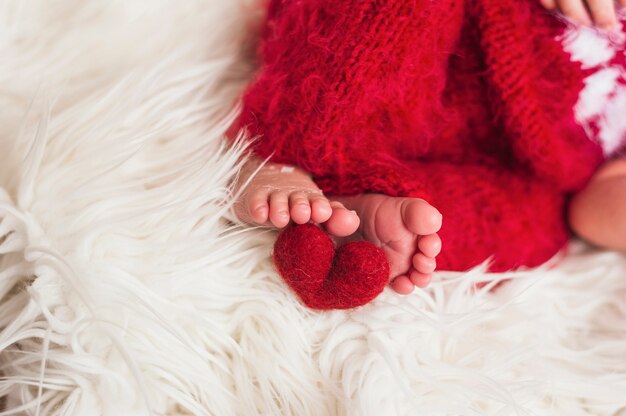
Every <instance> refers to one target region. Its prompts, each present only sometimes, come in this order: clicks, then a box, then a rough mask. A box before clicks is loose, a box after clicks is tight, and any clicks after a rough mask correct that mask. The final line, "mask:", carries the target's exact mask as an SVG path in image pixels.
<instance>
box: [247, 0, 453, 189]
mask: <svg viewBox="0 0 626 416" xmlns="http://www.w3.org/2000/svg"><path fill="white" fill-rule="evenodd" d="M418 3H420V5H419V7H418V6H416V3H415V2H412V1H408V2H407V1H393V0H385V1H380V0H378V1H376V0H367V1H357V0H344V1H336V0H297V1H296V0H274V1H272V2H271V3H270V6H269V9H268V10H269V14H268V21H267V26H266V29H265V32H264V39H263V41H262V43H261V53H260V54H261V57H262V61H263V63H262V66H261V68H260V70H259V73H258V75H257V78H256V80H255V82H254V83H253V84H252V85H251V86H250V88H249V89H248V90H247V92H246V94H245V96H244V111H243V113H242V116H241V120H240V124H241V125H242V126H246V127H247V128H248V129H249V131H250V133H251V134H252V135H253V136H258V140H257V141H256V142H255V144H254V150H255V152H256V153H257V154H258V155H260V156H262V157H268V156H271V157H272V160H273V161H276V162H282V163H291V164H296V165H298V166H300V167H302V168H304V169H305V170H307V171H309V172H311V173H312V174H313V175H314V177H315V178H316V179H317V180H318V182H319V183H321V184H322V185H323V186H324V187H325V188H326V189H325V190H326V191H328V192H335V193H342V194H350V193H356V192H364V191H370V192H384V193H387V194H390V195H394V194H413V195H415V194H416V193H417V194H420V195H422V196H423V194H421V193H420V192H423V190H420V189H414V188H415V186H417V185H415V184H407V183H406V180H403V179H402V178H403V176H405V175H407V174H409V173H408V172H403V169H402V168H401V165H402V164H401V163H400V161H399V158H400V157H401V156H399V155H398V154H397V153H394V152H393V151H392V150H390V149H392V148H393V146H390V143H394V142H399V141H402V139H403V137H406V136H407V135H408V134H411V132H415V131H420V132H421V134H422V136H423V137H422V140H419V141H418V140H414V141H413V142H416V143H418V142H421V143H427V142H428V140H430V139H431V138H432V137H435V136H436V132H434V131H432V127H430V126H432V125H433V124H434V123H431V121H432V120H433V119H435V118H436V117H437V113H438V112H440V111H442V109H441V106H440V100H439V97H440V95H441V91H442V90H443V88H444V87H445V71H444V70H443V68H438V70H436V71H430V72H429V71H428V70H426V71H425V69H424V66H421V67H420V68H417V65H415V62H424V63H425V64H424V65H429V64H430V65H441V64H442V63H441V62H436V61H435V60H433V59H431V58H430V57H432V56H433V54H434V50H435V49H434V48H441V47H442V45H441V44H437V45H435V44H434V42H430V43H429V42H428V41H427V39H426V40H425V41H424V42H422V43H423V45H424V47H418V46H417V45H415V40H416V39H419V37H418V36H417V34H421V36H422V40H423V38H424V35H423V27H425V26H427V25H428V26H431V27H459V28H460V26H461V25H460V24H458V23H457V24H452V25H451V24H448V23H447V22H444V20H446V19H448V20H449V19H458V20H459V21H460V19H462V16H461V14H462V12H461V11H458V9H459V8H456V9H455V12H454V13H451V12H450V10H449V4H447V3H459V1H458V0H440V1H438V2H418ZM426 16H432V17H431V18H430V20H427V18H426ZM433 19H440V20H441V25H438V22H437V21H435V22H433V21H432V20H433ZM450 32H451V33H450V34H449V36H448V37H447V40H446V39H444V42H447V43H448V44H449V46H448V47H449V48H451V47H452V45H453V44H454V42H455V40H456V36H457V34H456V33H455V31H454V30H453V31H450ZM438 38H441V36H438ZM443 47H446V46H445V44H444V45H443ZM409 54H410V56H409ZM418 69H419V71H420V72H426V73H436V74H438V75H437V76H435V77H431V78H429V79H426V78H424V77H421V78H419V77H418V73H417V72H418ZM422 84H428V87H427V88H423V91H424V92H423V93H422V94H421V95H419V100H418V94H416V93H415V91H416V90H418V89H420V87H421V86H422ZM430 96H432V99H429V97H430ZM405 141H406V140H405Z"/></svg>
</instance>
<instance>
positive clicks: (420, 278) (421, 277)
mask: <svg viewBox="0 0 626 416" xmlns="http://www.w3.org/2000/svg"><path fill="white" fill-rule="evenodd" d="M432 277H433V276H432V274H430V273H420V272H418V271H417V270H412V271H411V274H410V277H409V279H410V280H411V283H413V284H414V285H415V286H417V287H419V288H421V289H423V288H425V287H427V286H428V284H429V283H430V281H431V280H432Z"/></svg>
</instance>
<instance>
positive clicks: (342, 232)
mask: <svg viewBox="0 0 626 416" xmlns="http://www.w3.org/2000/svg"><path fill="white" fill-rule="evenodd" d="M330 206H331V207H332V209H333V213H332V214H331V216H330V218H329V219H328V221H326V223H325V226H326V230H327V231H328V232H329V233H331V234H332V235H334V236H336V237H347V236H349V235H351V234H354V232H355V231H356V230H357V229H358V228H359V224H360V222H361V220H360V219H359V216H358V215H357V214H356V212H355V211H350V210H348V209H347V208H346V207H344V206H343V204H341V203H340V202H337V201H333V202H331V203H330Z"/></svg>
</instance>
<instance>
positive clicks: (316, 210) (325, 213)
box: [310, 195, 333, 224]
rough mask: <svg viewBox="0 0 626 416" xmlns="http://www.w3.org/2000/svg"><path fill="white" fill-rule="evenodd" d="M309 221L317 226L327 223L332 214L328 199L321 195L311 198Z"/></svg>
mask: <svg viewBox="0 0 626 416" xmlns="http://www.w3.org/2000/svg"><path fill="white" fill-rule="evenodd" d="M310 201H311V219H312V220H313V222H316V223H318V224H320V223H323V222H326V221H328V219H329V218H330V216H331V215H332V214H333V209H332V208H331V207H330V202H328V199H326V197H324V196H322V195H315V196H311V198H310Z"/></svg>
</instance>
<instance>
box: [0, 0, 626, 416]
mask: <svg viewBox="0 0 626 416" xmlns="http://www.w3.org/2000/svg"><path fill="white" fill-rule="evenodd" d="M256 15H257V11H256V9H254V8H253V7H252V6H250V5H249V4H244V3H240V2H238V1H232V2H231V1H220V0H211V1H202V0H186V1H174V0H141V1H140V0H135V1H132V2H123V1H104V0H101V1H98V0H85V1H78V0H58V1H55V2H54V3H50V2H48V1H45V0H33V1H29V2H25V1H22V0H5V1H4V2H1V3H0V60H1V62H2V65H0V155H2V158H1V159H0V299H1V301H0V351H1V353H0V366H1V367H0V369H1V370H0V371H1V372H2V373H3V377H1V378H0V395H2V396H6V398H7V399H8V403H7V408H6V412H0V414H30V415H48V414H55V415H56V414H59V415H81V416H82V415H116V416H117V415H144V414H153V415H175V414H195V415H205V414H212V415H253V414H267V415H270V414H271V415H277V414H294V415H334V414H339V415H341V414H361V415H370V414H371V415H395V414H397V415H409V414H426V415H551V416H553V415H618V414H620V411H621V412H622V413H621V414H624V413H623V412H625V410H624V409H626V259H625V258H624V257H623V256H621V255H618V254H615V253H603V252H597V251H592V250H591V249H589V248H588V247H585V246H583V245H580V244H573V245H572V247H571V250H570V253H569V254H568V256H567V257H565V258H558V259H555V260H554V262H553V263H552V264H550V265H546V266H545V267H542V268H540V269H538V270H534V271H525V272H518V273H510V274H506V275H489V274H485V273H484V272H483V271H484V269H481V268H477V269H476V270H473V271H471V272H469V273H463V274H455V273H440V274H437V276H436V278H435V283H434V284H433V285H432V287H431V288H430V289H428V290H427V291H417V292H416V293H415V294H413V295H411V296H407V297H399V296H397V295H395V294H393V293H391V292H385V293H384V294H383V295H382V296H381V297H380V298H378V299H377V300H376V301H375V302H373V303H372V304H370V305H368V306H366V307H363V308H360V309H357V310H353V311H347V312H345V311H343V312H339V311H335V312H326V313H316V312H312V311H310V310H307V309H305V308H304V307H302V306H301V305H300V304H299V303H298V302H297V301H296V299H295V298H294V296H293V295H292V294H291V293H290V292H289V291H288V290H287V288H286V287H285V285H284V284H283V283H282V282H281V280H280V278H279V277H278V276H276V274H275V273H274V271H273V268H272V266H271V262H270V260H269V254H270V250H271V244H272V241H273V237H274V235H273V234H272V233H270V232H267V231H263V230H250V229H241V228H239V227H237V226H235V225H233V224H232V223H231V222H229V221H228V218H229V215H230V214H229V211H228V209H229V203H228V201H229V197H230V190H229V188H228V184H229V182H230V179H231V178H232V177H233V175H235V174H236V171H237V166H238V160H239V156H240V154H241V148H240V147H235V148H230V149H228V148H226V146H225V144H224V141H223V140H222V139H223V134H224V132H225V130H226V128H227V126H228V124H229V122H230V121H231V120H232V118H233V117H234V114H235V112H236V107H234V105H235V102H236V97H237V96H238V94H239V93H240V91H241V88H242V87H243V86H244V85H245V82H246V80H247V79H248V78H249V76H250V70H249V67H248V65H247V64H245V55H246V53H247V49H246V48H245V47H243V46H242V45H245V43H246V38H247V35H246V34H249V33H251V32H253V30H254V26H255V23H254V22H255V21H256ZM468 243H471V242H468ZM506 278H511V279H513V281H512V282H510V283H508V284H506V285H504V286H502V287H501V288H500V289H498V290H496V291H495V292H489V291H488V290H487V289H489V288H488V287H487V288H485V289H484V290H480V291H474V290H472V286H473V283H474V282H476V281H483V280H493V281H494V284H495V283H496V282H497V281H499V280H502V279H506Z"/></svg>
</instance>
